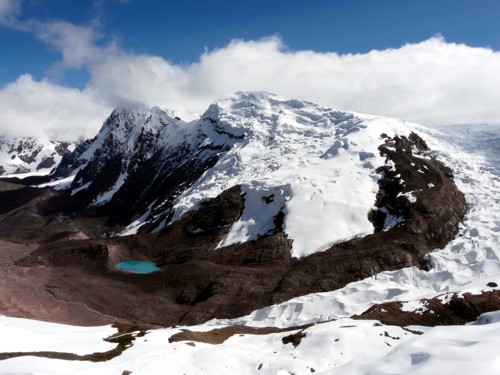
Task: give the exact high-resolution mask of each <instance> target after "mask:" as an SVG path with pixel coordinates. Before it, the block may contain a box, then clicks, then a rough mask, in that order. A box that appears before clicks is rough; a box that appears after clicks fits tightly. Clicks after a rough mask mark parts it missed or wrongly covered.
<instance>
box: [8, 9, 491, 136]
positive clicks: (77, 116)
mask: <svg viewBox="0 0 500 375" xmlns="http://www.w3.org/2000/svg"><path fill="white" fill-rule="evenodd" d="M6 4H10V5H11V4H14V3H13V2H10V1H7V2H6V1H5V0H0V15H2V14H4V15H5V14H11V15H12V14H16V13H15V12H18V11H19V9H17V10H16V11H15V12H14V13H12V12H13V11H8V10H2V9H8V7H7V6H6ZM10 5H9V6H10ZM2 6H3V8H2ZM2 12H3V13H2ZM9 12H10V13H9ZM9 17H10V16H9ZM19 25H21V23H19V22H18V27H19V28H22V29H24V30H27V31H30V32H33V33H35V35H36V36H37V37H38V38H40V39H41V40H44V41H45V42H47V43H49V44H50V45H51V46H52V47H54V48H56V49H57V50H58V51H59V52H60V54H61V61H60V62H59V63H58V64H56V66H58V67H63V68H66V69H68V68H69V69H72V68H75V69H80V68H85V69H88V71H89V72H90V76H91V79H90V81H89V82H88V84H87V87H86V88H85V89H84V90H77V89H72V88H68V87H63V86H59V85H57V84H55V83H51V82H49V81H48V80H42V81H34V80H33V79H32V78H31V77H30V76H22V77H20V78H19V79H18V80H17V81H16V82H13V83H11V84H10V85H7V86H5V87H3V88H0V132H10V133H13V132H18V133H19V132H27V131H28V132H29V131H32V129H34V128H37V129H40V131H45V132H48V133H50V135H51V136H56V135H57V136H63V135H64V136H68V135H74V137H76V136H78V135H81V134H85V135H87V136H89V135H92V134H94V133H95V132H97V130H98V128H99V127H100V125H101V124H102V121H103V120H104V118H105V116H106V115H107V114H108V113H109V112H110V111H111V110H112V109H113V108H114V107H117V106H136V107H150V106H153V105H159V106H161V107H164V108H169V109H173V110H182V111H195V112H198V113H200V112H202V111H204V110H205V109H206V108H207V106H208V105H209V104H210V102H212V101H213V100H215V99H216V98H217V97H219V96H221V95H224V94H227V93H232V92H235V91H241V90H266V91H271V92H274V93H277V94H279V95H283V96H285V97H290V98H301V99H306V100H310V101H313V102H316V103H318V104H322V105H325V106H330V107H333V108H337V109H341V110H351V111H357V112H364V113H374V114H381V115H388V116H393V117H399V118H403V119H406V120H411V121H415V122H421V123H424V124H436V123H471V122H500V106H498V104H497V102H498V98H499V97H500V75H499V74H498V72H499V71H500V53H499V52H494V51H492V50H491V49H488V48H476V47H470V46H466V45H463V44H455V43H447V42H446V41H445V40H444V39H443V38H442V37H434V38H431V39H428V40H426V41H423V42H420V43H415V44H407V45H404V46H402V47H400V48H395V49H387V50H382V51H371V52H369V53H364V54H354V55H353V54H348V55H339V54H337V53H335V52H331V53H318V52H314V51H291V50H289V49H287V47H286V46H285V45H284V43H283V42H282V41H281V40H280V39H279V38H278V37H269V38H264V39H261V40H255V41H241V40H235V41H232V42H231V43H229V44H228V45H227V46H225V47H224V48H220V49H216V50H213V51H207V52H205V53H204V54H203V55H202V56H200V59H199V61H197V62H195V63H192V64H190V65H177V64H173V63H171V62H169V61H168V60H166V59H164V58H162V57H158V56H151V55H146V54H132V53H127V52H125V51H123V50H121V49H119V48H118V47H117V46H116V45H115V44H113V43H109V44H107V45H99V43H98V42H101V40H100V39H99V35H98V34H97V33H96V31H95V29H94V28H93V27H91V26H89V27H83V26H76V25H73V24H70V23H67V22H50V23H39V22H37V21H29V22H27V21H25V22H24V23H22V25H21V26H22V27H21V26H19ZM101 44H102V42H101ZM84 129H85V130H84Z"/></svg>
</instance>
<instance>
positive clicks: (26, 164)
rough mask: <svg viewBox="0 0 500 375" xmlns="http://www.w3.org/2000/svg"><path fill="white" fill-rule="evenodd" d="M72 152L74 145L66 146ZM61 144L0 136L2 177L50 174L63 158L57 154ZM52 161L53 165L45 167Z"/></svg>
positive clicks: (42, 139)
mask: <svg viewBox="0 0 500 375" xmlns="http://www.w3.org/2000/svg"><path fill="white" fill-rule="evenodd" d="M66 145H67V149H68V150H69V151H72V150H73V149H74V148H75V145H74V144H66ZM58 147H61V142H56V141H51V140H49V139H46V138H38V139H35V138H33V137H11V136H6V135H0V174H2V177H19V178H24V177H28V176H40V175H47V174H49V173H50V171H51V170H52V168H54V167H55V166H57V164H59V162H60V161H61V159H62V156H61V155H60V154H59V153H58V152H57V149H58ZM49 159H52V160H53V161H52V165H49V166H44V164H42V162H45V163H47V162H48V161H49Z"/></svg>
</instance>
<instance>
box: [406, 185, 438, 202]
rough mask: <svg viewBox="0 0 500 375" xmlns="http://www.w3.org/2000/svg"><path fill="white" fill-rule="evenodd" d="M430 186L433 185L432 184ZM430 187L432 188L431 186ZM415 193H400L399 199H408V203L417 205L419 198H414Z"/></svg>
mask: <svg viewBox="0 0 500 375" xmlns="http://www.w3.org/2000/svg"><path fill="white" fill-rule="evenodd" d="M430 185H432V184H430ZM433 186H434V185H433ZM429 187H431V186H429ZM413 193H414V192H413V191H409V192H406V193H399V194H398V197H406V199H408V202H410V203H415V202H416V201H417V197H416V196H414V195H413Z"/></svg>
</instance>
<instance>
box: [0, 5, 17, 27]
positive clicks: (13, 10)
mask: <svg viewBox="0 0 500 375" xmlns="http://www.w3.org/2000/svg"><path fill="white" fill-rule="evenodd" d="M20 12H21V0H0V25H1V24H6V25H10V24H12V22H14V20H15V19H16V17H17V16H18V15H19V14H20Z"/></svg>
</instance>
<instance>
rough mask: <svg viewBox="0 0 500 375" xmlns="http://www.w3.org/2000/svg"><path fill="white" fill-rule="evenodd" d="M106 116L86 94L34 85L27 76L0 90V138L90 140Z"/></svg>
mask: <svg viewBox="0 0 500 375" xmlns="http://www.w3.org/2000/svg"><path fill="white" fill-rule="evenodd" d="M107 115H109V108H108V107H107V106H105V105H102V104H100V102H99V99H98V98H97V97H95V96H94V95H93V93H92V92H91V91H90V90H78V89H74V88H68V87H62V86H59V85H56V84H53V83H50V82H48V81H46V80H44V81H35V80H33V78H32V77H31V76H30V75H27V74H26V75H22V76H21V77H19V78H18V79H17V80H16V81H15V82H13V83H11V84H9V85H7V86H5V87H4V88H3V89H2V90H0V134H12V135H20V136H36V137H46V136H49V137H50V138H51V139H61V140H65V139H68V140H70V139H76V138H78V137H79V136H84V137H87V138H90V137H93V136H94V135H95V132H96V130H97V129H98V127H99V124H102V121H103V119H104V118H105V117H106V116H107Z"/></svg>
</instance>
